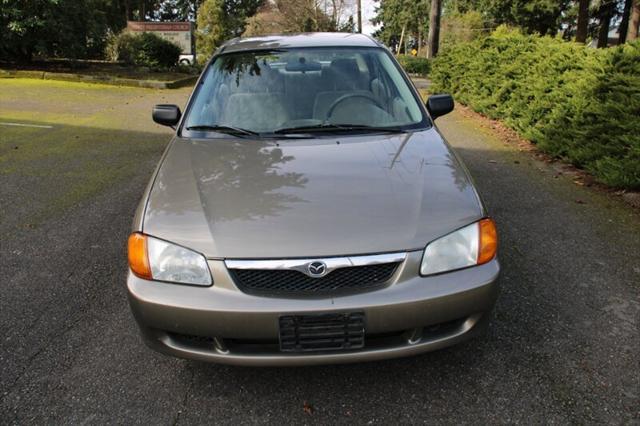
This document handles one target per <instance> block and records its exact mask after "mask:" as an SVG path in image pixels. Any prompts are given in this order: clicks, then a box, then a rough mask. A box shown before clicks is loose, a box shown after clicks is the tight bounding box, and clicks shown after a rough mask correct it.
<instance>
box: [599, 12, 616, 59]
mask: <svg viewBox="0 0 640 426" xmlns="http://www.w3.org/2000/svg"><path fill="white" fill-rule="evenodd" d="M613 5H614V4H613V3H605V4H604V5H602V7H601V8H600V29H599V30H598V48H604V47H607V46H608V44H609V24H610V23H611V14H612V13H611V12H612V6H613Z"/></svg>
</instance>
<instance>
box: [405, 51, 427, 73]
mask: <svg viewBox="0 0 640 426" xmlns="http://www.w3.org/2000/svg"><path fill="white" fill-rule="evenodd" d="M397 59H398V62H400V65H402V68H404V70H405V71H406V72H408V73H409V74H419V75H427V74H429V68H430V67H431V64H430V63H429V60H428V59H427V58H420V57H417V56H412V55H398V56H397Z"/></svg>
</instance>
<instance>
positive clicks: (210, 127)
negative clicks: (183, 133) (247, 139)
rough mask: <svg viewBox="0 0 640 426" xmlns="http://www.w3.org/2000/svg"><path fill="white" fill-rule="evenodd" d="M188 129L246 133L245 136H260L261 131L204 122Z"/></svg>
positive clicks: (234, 133) (233, 133)
mask: <svg viewBox="0 0 640 426" xmlns="http://www.w3.org/2000/svg"><path fill="white" fill-rule="evenodd" d="M186 129H187V130H195V131H198V130H203V131H211V132H219V133H228V134H232V135H245V136H259V135H260V133H258V132H254V131H253V130H247V129H241V128H240V127H233V126H227V125H224V124H202V125H195V126H189V127H187V128H186Z"/></svg>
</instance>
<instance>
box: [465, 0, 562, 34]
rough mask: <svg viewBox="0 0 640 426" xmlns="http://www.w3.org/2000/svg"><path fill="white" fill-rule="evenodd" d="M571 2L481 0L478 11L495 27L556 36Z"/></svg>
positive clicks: (555, 0) (557, 0)
mask: <svg viewBox="0 0 640 426" xmlns="http://www.w3.org/2000/svg"><path fill="white" fill-rule="evenodd" d="M570 6H571V1H570V0H479V1H478V3H477V6H476V8H477V10H479V11H480V12H482V13H483V14H485V15H486V16H487V18H488V19H489V20H491V21H493V23H494V25H500V24H507V25H510V26H518V27H520V28H522V29H523V30H524V31H525V32H527V33H538V34H542V35H545V34H549V35H555V34H556V33H557V32H558V29H559V28H560V20H561V18H562V16H563V14H564V13H566V12H567V10H568V9H569V7H570Z"/></svg>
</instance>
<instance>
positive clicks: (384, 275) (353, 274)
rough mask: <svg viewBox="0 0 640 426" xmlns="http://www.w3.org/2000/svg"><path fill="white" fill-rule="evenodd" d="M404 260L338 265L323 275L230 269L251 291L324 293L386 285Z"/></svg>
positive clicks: (234, 276)
mask: <svg viewBox="0 0 640 426" xmlns="http://www.w3.org/2000/svg"><path fill="white" fill-rule="evenodd" d="M399 264H400V262H393V263H381V264H376V265H364V266H349V267H344V268H338V269H335V270H333V271H331V272H329V273H328V274H327V275H325V276H324V277H321V278H312V277H309V276H307V275H305V274H304V273H302V272H299V271H296V270H290V269H230V270H229V272H230V273H231V276H232V277H233V279H234V281H235V283H236V285H237V286H238V288H239V289H240V290H242V291H243V292H245V293H249V294H259V295H320V294H336V293H349V292H359V291H366V290H371V289H373V288H376V287H380V286H382V285H384V284H385V283H386V282H387V281H389V279H390V278H391V276H392V275H393V273H394V272H395V270H396V268H397V267H398V265H399Z"/></svg>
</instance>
